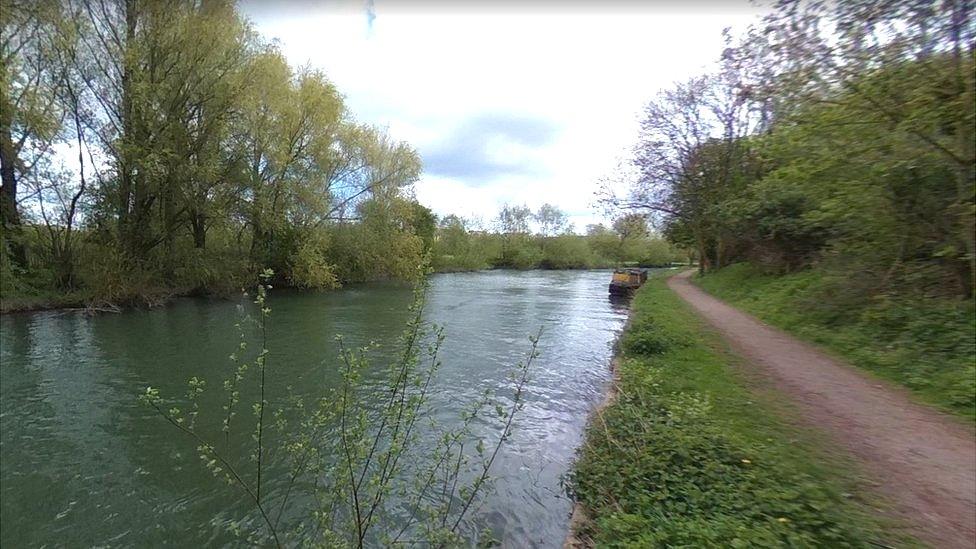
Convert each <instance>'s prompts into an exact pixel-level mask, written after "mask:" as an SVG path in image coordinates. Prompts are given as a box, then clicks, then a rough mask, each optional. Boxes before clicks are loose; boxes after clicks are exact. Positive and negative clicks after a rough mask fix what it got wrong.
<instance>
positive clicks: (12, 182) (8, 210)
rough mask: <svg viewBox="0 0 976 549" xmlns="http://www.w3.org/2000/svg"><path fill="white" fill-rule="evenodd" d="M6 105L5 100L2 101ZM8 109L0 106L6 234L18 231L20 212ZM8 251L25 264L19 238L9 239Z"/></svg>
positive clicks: (0, 187)
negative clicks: (18, 209)
mask: <svg viewBox="0 0 976 549" xmlns="http://www.w3.org/2000/svg"><path fill="white" fill-rule="evenodd" d="M3 103H4V105H6V101H3ZM12 116H13V115H12V114H11V113H10V110H9V109H8V108H6V106H4V107H3V108H0V228H2V230H3V231H4V232H5V234H6V235H10V234H11V233H14V234H16V233H18V232H19V231H20V213H19V212H18V211H17V172H16V170H15V167H14V166H15V163H16V162H17V151H16V150H15V149H14V142H13V136H12V135H11V131H12V130H11V125H12V124H13V120H12ZM9 245H10V253H11V256H12V259H13V261H14V262H15V263H17V264H18V265H20V266H26V265H27V250H26V249H25V248H24V245H23V243H22V242H20V240H19V239H16V238H14V239H10V240H9Z"/></svg>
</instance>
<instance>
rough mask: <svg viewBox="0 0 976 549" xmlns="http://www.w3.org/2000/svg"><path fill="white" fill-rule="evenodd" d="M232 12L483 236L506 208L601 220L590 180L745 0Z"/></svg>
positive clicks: (447, 210) (391, 0)
mask: <svg viewBox="0 0 976 549" xmlns="http://www.w3.org/2000/svg"><path fill="white" fill-rule="evenodd" d="M240 9H241V10H242V12H243V13H244V14H245V16H246V17H248V18H249V19H250V20H251V22H252V24H253V25H254V28H255V29H256V30H257V31H258V32H260V33H261V34H262V35H263V36H264V37H265V38H267V39H275V40H277V41H278V42H279V47H280V48H281V51H282V52H283V53H284V54H285V56H286V57H287V58H288V60H289V62H290V63H291V64H292V65H293V66H295V67H299V66H306V65H307V66H310V67H312V68H316V69H321V70H323V71H324V72H325V73H326V75H327V76H328V77H329V79H330V80H332V81H333V82H334V83H335V85H336V86H337V87H338V89H339V90H340V92H341V93H342V94H343V95H344V96H345V98H346V102H347V105H348V106H349V107H350V109H351V111H352V114H353V116H354V117H355V118H356V119H357V120H359V121H361V122H366V123H370V124H375V125H377V126H381V127H384V128H386V129H387V131H388V132H389V134H390V135H391V136H392V137H393V138H395V139H398V140H403V141H407V142H408V143H410V144H411V145H412V146H414V147H415V148H416V149H417V151H418V152H419V153H420V156H421V158H422V159H423V163H424V173H423V175H422V176H421V178H420V180H419V181H418V182H417V184H416V185H415V187H414V190H415V193H416V197H417V199H418V200H419V201H420V202H421V203H422V204H424V205H426V206H428V207H430V208H431V209H433V210H434V212H435V213H437V214H438V215H441V216H443V215H447V214H456V215H461V216H464V217H469V218H475V219H480V220H481V222H482V223H483V224H484V226H485V228H488V227H489V226H490V223H491V222H492V220H493V218H494V217H495V215H496V214H497V212H498V210H499V208H500V207H501V206H502V205H504V204H518V205H522V204H525V205H527V206H529V207H530V208H532V209H533V210H535V209H537V208H538V207H539V206H541V205H542V204H543V203H547V202H548V203H550V204H554V205H555V206H557V207H559V208H560V209H562V210H563V211H565V212H566V213H567V214H568V215H569V219H570V221H571V222H572V223H573V224H574V226H575V229H576V231H577V232H582V231H583V230H584V229H585V227H586V225H587V224H590V223H599V222H606V219H605V218H604V212H603V210H602V208H600V207H599V206H598V205H597V204H596V203H595V197H594V191H596V189H597V188H598V182H599V180H600V179H601V178H602V177H604V176H608V175H610V174H611V173H613V171H614V168H615V166H617V165H618V163H620V162H621V161H622V160H625V159H626V158H627V157H628V156H629V150H630V148H631V147H632V144H633V143H634V141H635V139H636V136H637V128H638V119H639V118H638V117H639V113H640V110H641V108H642V106H643V105H644V104H645V103H646V102H647V101H648V100H649V99H651V98H652V97H653V96H654V95H655V94H656V93H657V92H658V91H659V90H661V89H662V88H666V87H668V86H669V85H670V84H671V83H673V82H675V81H680V80H683V79H686V78H689V77H691V76H695V75H697V74H700V73H702V72H704V71H706V70H708V68H709V67H710V66H714V63H715V61H716V60H717V59H718V57H719V56H720V54H721V51H722V47H723V42H722V29H723V28H725V27H731V28H732V29H733V31H735V30H736V29H743V28H745V27H746V26H747V25H748V24H749V23H750V22H752V21H754V20H755V19H756V18H757V17H758V16H759V14H760V10H759V9H758V8H756V7H754V6H752V5H750V4H749V3H748V2H747V1H746V0H742V1H736V0H727V1H712V2H708V1H704V0H698V1H695V0H686V1H685V2H675V1H672V2H654V1H645V2H637V1H636V0H632V1H625V0H610V1H605V2H602V3H601V2H599V0H592V1H590V2H581V1H579V0H577V1H576V2H565V1H564V2H555V1H547V0H528V1H523V2H515V1H514V0H500V1H496V2H493V3H490V4H488V3H481V2H476V3H464V2H461V1H460V0H458V1H453V2H449V1H447V0H426V1H417V0H414V1H409V0H408V1H396V0H374V2H373V3H372V5H370V3H369V2H368V0H358V1H345V0H338V1H335V0H334V1H331V2H312V1H301V0H292V1H288V2H285V1H280V2H275V1H265V0H242V2H241V3H240Z"/></svg>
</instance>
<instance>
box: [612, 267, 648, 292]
mask: <svg viewBox="0 0 976 549" xmlns="http://www.w3.org/2000/svg"><path fill="white" fill-rule="evenodd" d="M645 282H647V269H617V270H615V271H614V272H613V278H612V279H611V280H610V294H611V295H630V294H632V293H634V291H635V290H637V288H640V287H641V285H642V284H644V283H645Z"/></svg>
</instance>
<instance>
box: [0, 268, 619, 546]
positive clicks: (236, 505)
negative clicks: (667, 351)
mask: <svg viewBox="0 0 976 549" xmlns="http://www.w3.org/2000/svg"><path fill="white" fill-rule="evenodd" d="M608 280H609V273H608V272H606V271H529V272H513V271H488V272H478V273H458V274H438V275H434V276H432V278H431V286H430V293H429V299H428V303H427V308H426V312H425V318H426V319H428V320H429V321H431V322H435V323H437V324H440V325H443V326H444V329H445V335H446V341H445V342H444V345H443V348H442V351H441V357H442V360H443V366H442V367H441V369H440V371H439V372H438V374H437V378H436V380H435V385H436V387H435V391H434V393H435V394H437V395H439V397H438V398H440V400H439V401H438V403H439V406H438V409H437V410H438V411H437V416H438V417H439V418H440V420H441V421H447V422H450V421H455V420H456V419H453V418H457V417H458V413H459V409H453V410H452V409H450V407H451V406H460V404H458V403H460V402H464V401H466V400H469V399H471V398H474V395H476V394H478V393H479V392H480V391H482V390H484V389H486V388H488V389H492V390H495V389H503V388H504V387H507V386H508V381H507V379H508V377H507V376H508V375H509V374H510V373H511V371H512V368H513V366H514V365H515V364H516V363H517V362H518V361H519V360H522V359H524V357H525V355H526V353H527V352H528V350H529V342H528V336H529V335H531V334H533V333H535V332H536V331H537V330H538V329H539V328H540V327H542V328H543V330H544V332H543V336H542V339H541V341H540V344H539V351H540V353H541V354H540V356H539V358H538V359H537V360H536V362H535V363H534V364H533V366H532V369H531V371H530V380H529V385H528V388H527V397H526V405H525V407H524V409H523V410H522V411H521V412H520V413H519V414H518V415H517V416H516V419H515V422H514V431H513V435H512V437H511V440H510V441H509V442H508V443H507V444H506V445H505V446H503V448H502V452H501V454H500V456H499V458H498V461H497V462H496V463H495V466H494V468H493V471H492V473H493V476H494V477H495V481H494V486H493V488H494V489H493V490H492V491H491V492H490V493H489V494H488V495H487V498H486V501H485V503H484V505H482V506H481V507H479V509H478V510H477V514H478V517H479V518H480V519H481V520H483V521H484V522H485V523H487V524H489V525H490V526H491V528H492V530H493V531H494V535H495V536H496V537H499V538H501V539H503V540H504V542H505V543H504V545H505V546H510V547H559V546H561V544H562V540H563V538H564V536H565V533H566V529H567V526H568V515H569V512H570V508H571V502H570V500H569V499H568V498H567V497H566V495H565V493H564V489H563V488H562V485H561V479H563V478H564V475H565V474H566V473H567V471H568V470H569V468H570V466H571V464H572V461H573V458H574V455H575V451H576V448H577V447H578V446H579V444H580V442H581V439H582V432H583V428H584V425H585V422H586V418H587V415H588V414H589V412H590V411H591V410H592V409H593V407H594V406H595V405H596V404H597V403H598V402H599V401H600V400H601V399H602V397H603V394H604V392H605V390H606V387H607V384H608V382H609V380H610V371H609V368H608V365H609V362H610V359H611V354H612V345H613V341H614V339H615V338H616V335H617V334H618V333H619V331H620V329H621V328H622V326H623V324H624V321H625V320H626V315H627V310H626V306H625V305H620V304H615V303H612V302H611V301H610V300H609V299H608V297H607V282H608ZM410 302H411V290H410V288H408V287H406V286H404V285H400V284H393V283H382V284H380V283H377V284H363V285H356V286H351V287H348V288H346V289H342V290H339V291H334V292H322V293H308V292H305V293H299V292H292V291H287V290H286V291H280V292H279V291H277V290H274V291H273V292H272V296H271V299H270V306H271V308H272V310H273V311H272V313H271V321H270V324H269V343H268V347H269V349H270V350H271V354H270V356H269V365H268V371H269V379H270V381H269V386H268V394H269V395H270V400H272V404H273V401H274V399H275V397H276V396H278V395H284V394H285V393H286V391H287V390H289V389H288V388H289V387H290V388H291V389H290V390H292V391H297V392H299V393H301V394H303V395H305V396H311V397H316V396H321V395H323V394H325V393H326V391H327V390H328V389H329V388H330V387H333V386H335V385H336V383H337V382H338V379H339V378H338V374H337V369H336V361H335V360H334V357H335V356H336V353H337V350H336V342H335V340H334V336H335V335H336V334H343V336H344V337H345V338H346V340H347V342H349V344H353V345H355V344H365V343H366V342H368V341H371V340H373V341H377V342H379V343H380V344H382V348H384V349H390V348H392V347H393V346H394V345H395V341H396V337H397V336H398V335H399V333H400V332H401V331H402V329H403V326H404V322H405V321H406V319H407V314H408V313H407V307H408V305H409V304H410ZM237 319H238V310H237V303H236V302H235V301H232V300H230V301H229V300H212V299H189V298H188V299H181V300H178V301H176V302H174V303H173V304H171V305H169V306H167V307H164V308H159V309H154V310H131V311H126V312H123V313H121V314H102V315H97V316H94V317H87V316H84V315H82V314H80V313H77V312H66V311H51V312H38V313H32V314H14V315H7V316H4V317H2V318H0V456H2V459H0V478H2V483H0V522H2V524H3V527H2V529H0V545H2V546H3V547H39V546H48V547H52V546H58V547H63V546H66V547H81V546H85V547H88V546H139V547H144V546H172V547H192V546H201V545H207V546H227V545H232V544H233V543H234V542H233V538H229V537H228V534H227V527H226V526H227V524H228V522H229V521H231V520H234V519H235V518H236V517H235V514H238V513H240V510H241V507H240V506H241V505H242V504H243V503H242V497H241V495H240V493H239V492H238V491H235V490H236V489H235V488H233V487H226V486H222V485H221V484H220V483H219V482H217V481H216V480H215V479H213V478H212V477H211V476H210V474H209V473H208V472H206V471H205V470H204V469H203V467H202V466H201V465H200V464H199V462H198V459H197V457H196V452H195V451H194V448H195V445H194V444H193V442H192V441H190V440H188V439H187V438H186V437H185V436H183V435H182V434H181V433H179V432H178V431H177V430H176V429H174V428H173V427H171V426H169V425H168V424H166V423H165V422H164V421H163V420H161V419H160V418H159V417H158V416H155V415H154V414H153V413H152V411H151V410H149V409H147V408H146V407H145V406H142V405H140V404H139V403H138V401H137V395H138V394H139V393H140V392H141V391H142V390H143V389H144V388H145V387H146V386H153V387H158V388H160V390H161V392H162V393H163V394H165V395H180V394H182V393H183V392H185V388H186V382H187V379H189V378H190V377H192V376H198V377H200V378H203V379H206V380H207V381H208V382H209V383H210V385H211V387H210V389H211V390H213V391H216V392H221V391H219V386H220V382H221V380H222V379H224V377H226V374H227V372H228V370H229V368H230V367H229V362H228V359H227V357H228V355H229V354H230V353H231V352H232V351H233V350H234V348H235V346H236V345H237V338H238V334H237V332H236V330H235V328H234V324H235V322H237ZM221 394H222V392H221ZM452 403H454V404H452ZM205 411H206V410H205Z"/></svg>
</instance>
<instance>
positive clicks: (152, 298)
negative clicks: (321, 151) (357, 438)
mask: <svg viewBox="0 0 976 549" xmlns="http://www.w3.org/2000/svg"><path fill="white" fill-rule="evenodd" d="M671 266H672V265H671V264H668V265H645V266H643V267H642V268H648V269H661V268H668V267H671ZM613 268H614V267H613V266H604V267H579V268H563V269H551V268H548V267H544V266H536V267H532V268H527V269H516V268H506V267H491V268H487V269H462V268H457V269H442V270H436V271H434V273H433V274H455V273H476V272H481V271H516V272H518V271H554V270H555V271H593V270H609V269H613ZM368 282H377V280H372V281H356V282H350V283H346V284H344V285H343V286H339V287H337V288H334V289H340V288H343V287H346V286H349V285H350V284H352V285H355V284H361V283H368ZM275 287H277V288H279V289H284V288H289V286H288V285H287V284H285V283H281V282H279V283H278V284H276V285H275ZM293 289H295V290H298V291H305V290H302V289H301V288H293ZM310 291H331V290H318V289H314V290H310ZM237 295H238V292H231V291H229V290H228V289H227V288H223V289H221V290H218V291H210V290H206V289H203V288H153V289H151V290H141V291H139V292H130V293H128V294H126V295H125V296H124V297H123V298H121V299H111V300H109V299H105V298H101V297H99V296H97V295H96V294H95V293H93V292H91V291H73V292H63V293H58V292H52V291H47V292H36V293H32V294H14V295H11V296H7V295H0V315H3V314H9V313H24V312H32V311H50V310H62V309H85V310H91V311H94V312H98V311H111V312H118V311H120V310H123V309H128V308H140V307H143V308H153V307H159V306H162V305H165V304H167V303H169V302H170V301H172V300H173V299H176V298H179V297H187V296H201V297H218V298H222V297H236V296H237Z"/></svg>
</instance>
